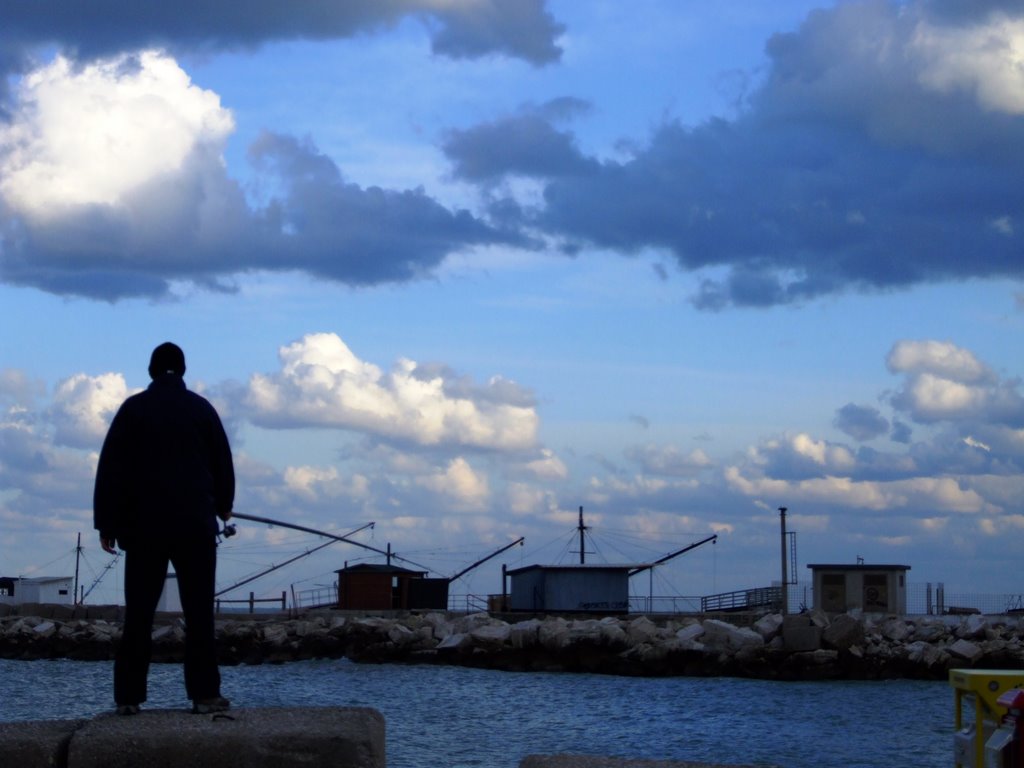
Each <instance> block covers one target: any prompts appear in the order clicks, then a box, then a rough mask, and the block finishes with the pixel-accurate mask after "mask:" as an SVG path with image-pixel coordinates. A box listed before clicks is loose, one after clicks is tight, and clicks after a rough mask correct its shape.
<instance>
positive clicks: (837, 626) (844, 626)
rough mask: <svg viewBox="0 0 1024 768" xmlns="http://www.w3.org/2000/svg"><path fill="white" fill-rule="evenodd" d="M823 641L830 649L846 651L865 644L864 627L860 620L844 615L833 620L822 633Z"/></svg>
mask: <svg viewBox="0 0 1024 768" xmlns="http://www.w3.org/2000/svg"><path fill="white" fill-rule="evenodd" d="M821 639H822V640H823V641H824V643H825V644H826V645H828V646H829V647H831V648H834V649H836V650H839V651H845V650H847V649H848V648H850V646H852V645H860V644H861V643H863V642H864V625H863V624H862V623H861V621H860V620H859V619H856V618H854V617H853V616H850V615H849V614H846V613H843V614H840V615H838V616H836V617H835V618H834V619H832V622H831V623H830V624H829V625H828V626H827V627H826V628H825V630H824V631H823V632H822V633H821Z"/></svg>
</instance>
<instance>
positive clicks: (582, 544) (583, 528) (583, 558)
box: [577, 507, 587, 565]
mask: <svg viewBox="0 0 1024 768" xmlns="http://www.w3.org/2000/svg"><path fill="white" fill-rule="evenodd" d="M577 527H578V528H579V531H580V565H583V564H584V563H585V562H586V559H587V558H586V551H585V550H586V546H585V542H584V538H583V532H584V531H586V530H587V527H586V526H585V525H583V507H580V523H579V525H578V526H577Z"/></svg>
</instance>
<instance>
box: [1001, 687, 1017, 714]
mask: <svg viewBox="0 0 1024 768" xmlns="http://www.w3.org/2000/svg"><path fill="white" fill-rule="evenodd" d="M996 704H998V705H999V706H1001V707H1006V709H1007V710H1012V709H1016V710H1024V688H1011V689H1010V690H1008V691H1006V692H1005V693H1004V694H1003V695H1002V696H1000V697H999V698H998V699H996Z"/></svg>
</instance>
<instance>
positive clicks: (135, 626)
mask: <svg viewBox="0 0 1024 768" xmlns="http://www.w3.org/2000/svg"><path fill="white" fill-rule="evenodd" d="M125 552H126V554H125V567H124V602H125V613H124V629H123V632H122V635H121V643H120V645H119V646H118V648H117V655H116V656H115V658H114V701H115V702H116V703H117V704H118V705H121V704H141V703H142V702H144V701H145V700H146V678H147V677H148V674H149V662H150V656H151V652H152V633H153V614H154V613H155V612H156V605H157V602H158V601H159V600H160V593H161V592H162V591H163V587H164V580H165V579H166V578H167V565H168V563H171V564H172V565H174V572H175V573H176V574H177V577H178V594H179V595H180V597H181V608H182V611H183V613H184V615H185V692H186V694H187V695H188V698H190V699H192V700H195V699H208V698H213V697H215V696H219V695H220V671H219V670H218V669H217V645H216V639H215V637H214V625H213V592H214V579H215V575H216V570H217V542H216V539H214V537H213V536H210V537H209V538H205V537H204V538H202V539H193V540H186V541H176V542H160V541H141V542H132V544H131V545H130V546H129V548H127V549H126V550H125Z"/></svg>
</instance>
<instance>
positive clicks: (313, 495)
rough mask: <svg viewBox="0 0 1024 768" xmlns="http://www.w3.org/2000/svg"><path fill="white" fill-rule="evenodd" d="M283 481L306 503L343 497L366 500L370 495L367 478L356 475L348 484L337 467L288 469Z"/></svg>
mask: <svg viewBox="0 0 1024 768" xmlns="http://www.w3.org/2000/svg"><path fill="white" fill-rule="evenodd" d="M283 480H284V484H285V486H286V487H287V488H288V490H290V491H291V492H292V493H294V494H296V495H298V496H300V497H302V498H303V499H305V500H306V501H318V500H320V499H323V498H327V499H331V498H338V497H341V496H344V497H350V498H366V497H367V496H368V494H369V481H368V479H367V478H366V477H365V476H363V475H360V474H356V475H353V476H352V477H351V478H349V480H348V481H347V482H346V481H345V480H344V478H343V477H342V475H341V473H340V472H339V471H338V468H337V467H309V466H303V467H287V468H286V469H285V471H284V477H283Z"/></svg>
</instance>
